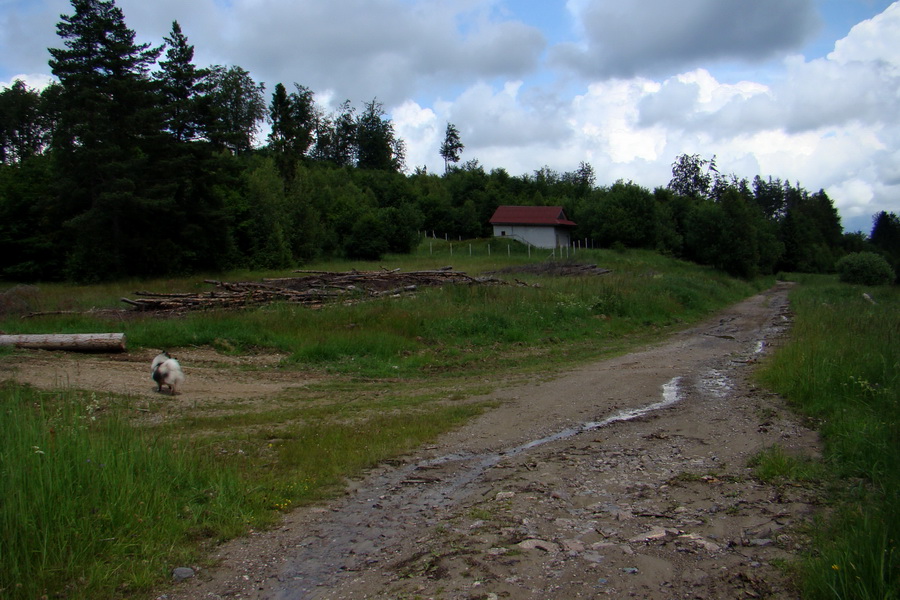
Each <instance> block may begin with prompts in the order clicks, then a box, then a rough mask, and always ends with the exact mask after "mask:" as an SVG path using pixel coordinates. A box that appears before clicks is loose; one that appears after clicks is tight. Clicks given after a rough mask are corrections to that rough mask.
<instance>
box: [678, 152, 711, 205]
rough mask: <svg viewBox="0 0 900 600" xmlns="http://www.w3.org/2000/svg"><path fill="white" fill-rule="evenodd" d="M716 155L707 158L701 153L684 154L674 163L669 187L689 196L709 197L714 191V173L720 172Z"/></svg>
mask: <svg viewBox="0 0 900 600" xmlns="http://www.w3.org/2000/svg"><path fill="white" fill-rule="evenodd" d="M718 172H719V171H718V169H717V168H716V157H715V156H713V157H712V158H711V159H709V160H707V159H705V158H700V155H699V154H690V155H689V154H682V155H681V156H679V157H678V158H676V159H675V162H674V163H672V179H671V180H670V181H669V186H668V187H669V189H670V190H672V191H673V192H675V193H676V194H680V195H682V196H687V197H689V198H708V197H709V196H710V193H711V192H712V184H713V180H714V175H713V174H714V173H715V174H718Z"/></svg>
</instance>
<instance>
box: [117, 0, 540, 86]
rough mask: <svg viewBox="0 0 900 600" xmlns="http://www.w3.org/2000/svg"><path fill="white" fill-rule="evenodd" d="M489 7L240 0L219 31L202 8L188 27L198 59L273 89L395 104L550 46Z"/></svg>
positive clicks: (389, 0)
mask: <svg viewBox="0 0 900 600" xmlns="http://www.w3.org/2000/svg"><path fill="white" fill-rule="evenodd" d="M123 1H124V0H123ZM127 1H128V2H129V3H131V2H134V3H136V2H137V0H127ZM141 1H143V0H141ZM183 4H187V5H190V4H191V3H183ZM135 5H136V4H135ZM485 6H486V4H485V3H484V2H474V1H470V2H468V3H466V2H457V3H454V2H422V1H412V2H411V1H407V0H332V1H330V2H283V1H278V0H234V1H233V2H231V3H230V4H229V6H228V9H227V11H226V10H224V9H223V8H222V7H215V8H213V9H211V11H210V12H211V13H212V15H213V17H212V18H211V21H212V22H213V23H214V24H215V25H214V27H215V29H211V28H210V27H209V26H208V25H207V23H206V22H205V21H204V20H203V19H200V18H196V15H194V16H191V18H189V19H188V18H186V19H185V20H182V21H181V25H182V27H183V28H184V30H185V33H186V35H188V37H189V39H190V40H191V42H192V43H193V44H195V45H196V47H197V52H198V57H200V58H202V57H209V58H210V59H212V60H214V61H215V62H225V63H227V64H238V65H240V66H242V67H244V68H246V69H248V70H249V71H250V72H251V73H253V75H254V77H255V78H256V79H257V80H259V81H264V82H266V83H267V84H268V87H269V88H272V87H273V86H274V84H275V83H278V82H281V83H285V84H286V85H290V84H291V83H294V82H297V83H300V84H302V85H305V86H307V87H309V88H311V89H313V90H315V91H318V92H322V93H325V92H326V91H330V92H333V93H334V95H335V96H336V97H338V98H340V99H341V100H343V99H344V98H349V99H351V100H352V101H354V102H360V101H364V100H369V99H371V98H373V97H377V98H378V99H379V100H381V101H383V102H386V103H388V104H397V103H400V102H402V101H404V100H405V99H407V98H410V97H413V96H415V95H417V94H421V93H423V92H425V93H434V92H435V90H442V89H443V90H446V89H450V88H452V87H454V86H459V85H462V84H464V83H465V82H469V81H472V80H479V79H485V80H487V79H491V78H495V77H500V78H515V77H519V76H521V75H523V74H525V73H528V72H530V71H532V70H533V69H534V68H536V66H537V62H538V59H539V57H540V55H541V53H542V52H543V50H544V47H545V44H546V42H545V40H544V37H543V34H541V33H540V31H538V30H537V29H536V28H534V27H530V26H527V25H524V24H523V23H521V22H518V21H515V20H510V19H501V18H498V17H495V16H493V15H492V14H490V13H486V12H485V8H484V7H485ZM145 10H146V9H145ZM178 12H183V11H179V10H178V9H177V7H174V6H173V14H177V13H178ZM207 47H208V48H216V49H217V51H216V54H214V55H212V54H209V53H206V51H205V50H204V48H207Z"/></svg>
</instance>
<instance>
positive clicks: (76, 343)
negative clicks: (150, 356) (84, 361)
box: [0, 333, 125, 352]
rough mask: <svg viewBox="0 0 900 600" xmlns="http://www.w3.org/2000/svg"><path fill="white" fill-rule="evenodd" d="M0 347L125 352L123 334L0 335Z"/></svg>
mask: <svg viewBox="0 0 900 600" xmlns="http://www.w3.org/2000/svg"><path fill="white" fill-rule="evenodd" d="M0 346H15V347H16V348H29V349H33V350H67V351H70V352H125V334H124V333H48V334H22V335H0Z"/></svg>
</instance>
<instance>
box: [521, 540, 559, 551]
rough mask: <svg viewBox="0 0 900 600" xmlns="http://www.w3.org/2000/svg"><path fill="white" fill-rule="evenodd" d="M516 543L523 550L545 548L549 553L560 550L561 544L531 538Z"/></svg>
mask: <svg viewBox="0 0 900 600" xmlns="http://www.w3.org/2000/svg"><path fill="white" fill-rule="evenodd" d="M516 545H517V546H518V547H519V548H521V549H523V550H543V551H544V552H549V553H554V552H559V546H557V545H556V544H554V543H553V542H548V541H546V540H538V539H529V540H525V541H524V542H519V543H518V544H516Z"/></svg>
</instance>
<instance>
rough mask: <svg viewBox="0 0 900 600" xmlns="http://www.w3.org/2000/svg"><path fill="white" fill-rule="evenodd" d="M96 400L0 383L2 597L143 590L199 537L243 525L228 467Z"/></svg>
mask: <svg viewBox="0 0 900 600" xmlns="http://www.w3.org/2000/svg"><path fill="white" fill-rule="evenodd" d="M100 406H101V404H100V402H99V400H98V398H97V397H96V396H94V395H88V396H84V395H79V394H75V393H72V392H59V393H42V392H37V391H35V390H33V389H29V388H22V387H18V386H11V385H4V386H3V387H0V431H2V432H3V435H2V436H0V498H2V499H3V501H2V502H0V596H2V597H4V598H40V597H46V596H47V595H49V596H51V597H52V596H53V595H55V594H60V593H61V594H64V595H65V597H67V598H104V597H111V596H112V595H113V593H112V589H115V588H118V589H119V592H123V591H124V592H135V591H139V590H141V589H146V588H147V587H148V586H150V585H152V584H154V583H156V582H157V581H158V580H159V578H160V576H161V574H163V573H164V571H165V570H166V568H167V567H171V566H172V565H173V561H177V560H179V559H187V558H189V557H190V555H191V553H192V550H191V548H192V547H193V546H194V543H195V542H196V540H197V539H198V538H203V537H205V536H206V535H208V532H217V535H220V536H223V537H227V536H231V535H234V534H236V533H237V532H238V531H239V530H241V529H242V528H243V526H244V525H245V520H244V514H243V513H244V511H245V510H246V509H247V508H248V507H247V502H246V499H245V490H244V488H243V485H242V483H241V481H240V480H239V479H238V478H237V477H235V476H234V474H233V473H231V472H229V471H227V470H222V469H219V468H217V467H216V465H215V464H213V462H212V461H211V460H210V459H209V457H204V456H202V455H196V454H194V453H193V452H192V450H191V449H190V447H189V446H186V445H184V444H178V443H176V442H173V441H172V440H166V439H161V438H158V437H154V436H151V435H146V434H145V433H142V432H141V431H139V430H135V429H134V428H133V427H131V426H129V425H128V424H127V423H126V422H124V421H123V420H121V419H120V418H118V417H117V416H115V415H114V414H101V411H100V410H99V408H100ZM111 584H113V585H111ZM111 588H112V589H111Z"/></svg>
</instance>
